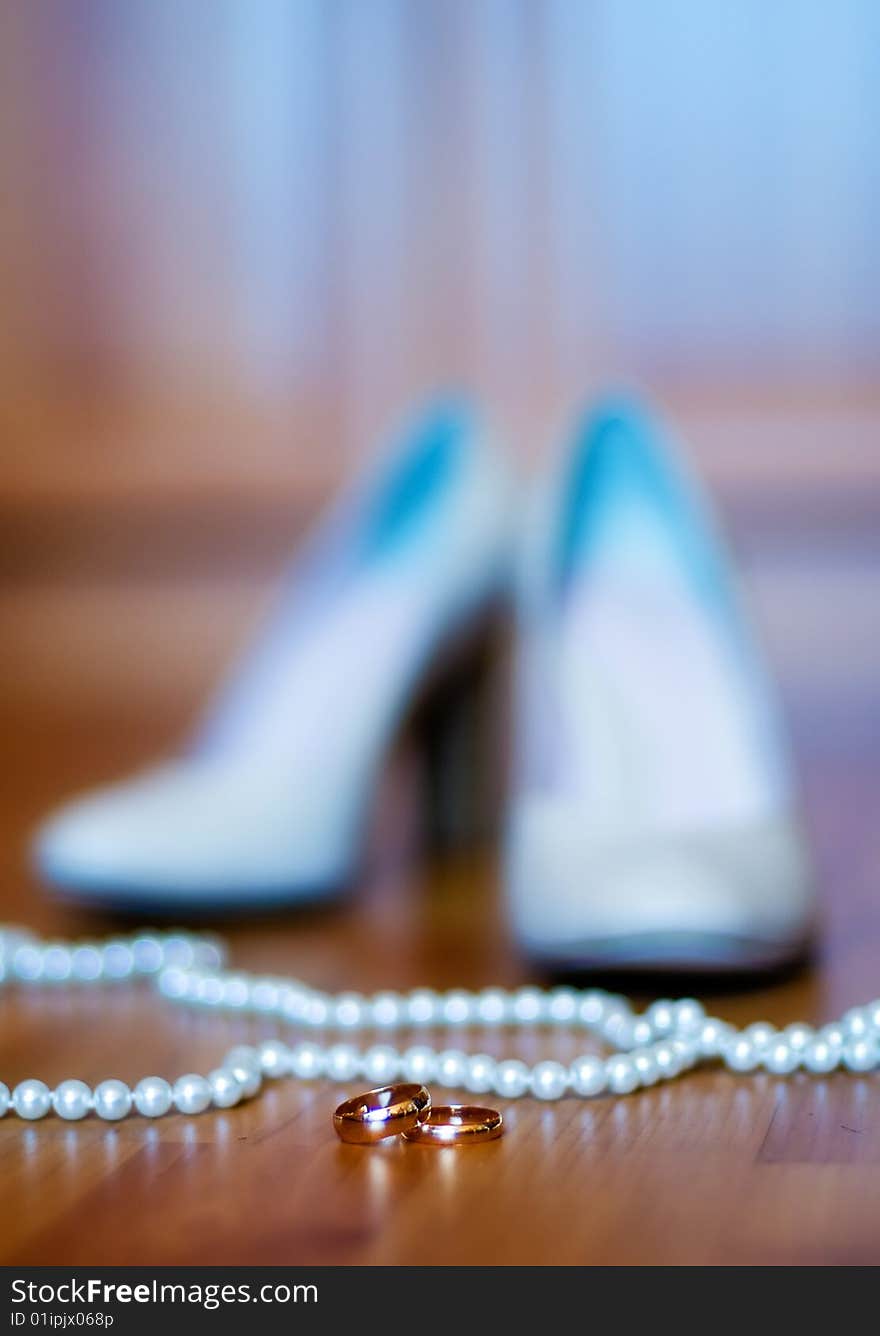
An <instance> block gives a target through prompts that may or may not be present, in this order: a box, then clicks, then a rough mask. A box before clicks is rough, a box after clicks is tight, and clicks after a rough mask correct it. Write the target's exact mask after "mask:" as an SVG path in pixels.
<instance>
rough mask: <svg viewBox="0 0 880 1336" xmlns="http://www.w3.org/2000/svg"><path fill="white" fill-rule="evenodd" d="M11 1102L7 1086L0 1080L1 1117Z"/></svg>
mask: <svg viewBox="0 0 880 1336" xmlns="http://www.w3.org/2000/svg"><path fill="white" fill-rule="evenodd" d="M11 1102H12V1095H11V1094H10V1092H9V1086H8V1085H4V1084H3V1082H2V1081H0V1118H2V1117H3V1115H4V1114H5V1112H6V1110H7V1109H8V1108H9V1105H10V1103H11Z"/></svg>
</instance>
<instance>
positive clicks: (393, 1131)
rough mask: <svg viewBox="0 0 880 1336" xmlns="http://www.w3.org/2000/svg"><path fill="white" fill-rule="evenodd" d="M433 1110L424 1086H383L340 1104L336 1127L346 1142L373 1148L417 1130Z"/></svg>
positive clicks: (336, 1115)
mask: <svg viewBox="0 0 880 1336" xmlns="http://www.w3.org/2000/svg"><path fill="white" fill-rule="evenodd" d="M430 1108H431V1096H430V1095H429V1094H428V1092H427V1090H426V1089H425V1087H424V1086H421V1085H392V1086H382V1087H381V1088H380V1089H378V1090H368V1091H367V1092H366V1093H365V1094H363V1095H355V1097H354V1098H353V1099H347V1100H346V1101H345V1103H344V1104H340V1106H339V1108H338V1109H337V1110H336V1112H335V1113H334V1115H333V1126H334V1128H335V1130H336V1135H337V1136H338V1137H340V1138H341V1139H342V1140H343V1141H349V1142H351V1143H352V1144H354V1145H356V1146H372V1145H374V1144H375V1142H377V1141H382V1140H384V1138H385V1137H393V1136H397V1135H398V1134H399V1133H407V1132H412V1131H414V1130H415V1129H416V1128H417V1127H418V1125H419V1123H420V1122H421V1120H422V1119H423V1118H425V1117H426V1116H427V1114H428V1113H429V1112H430Z"/></svg>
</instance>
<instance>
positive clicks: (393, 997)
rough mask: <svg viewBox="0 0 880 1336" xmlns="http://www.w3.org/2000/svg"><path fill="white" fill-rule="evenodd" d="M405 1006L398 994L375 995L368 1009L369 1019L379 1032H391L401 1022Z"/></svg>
mask: <svg viewBox="0 0 880 1336" xmlns="http://www.w3.org/2000/svg"><path fill="white" fill-rule="evenodd" d="M404 1009H405V1004H404V1000H403V998H402V997H401V996H400V994H399V993H392V992H385V993H377V994H376V996H375V997H374V998H373V1001H372V1005H371V1007H370V1013H371V1015H370V1019H371V1021H372V1023H373V1025H376V1026H378V1027H379V1029H380V1030H393V1029H394V1028H395V1027H396V1026H398V1025H400V1024H401V1022H402V1020H403V1015H404Z"/></svg>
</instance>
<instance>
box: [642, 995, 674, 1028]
mask: <svg viewBox="0 0 880 1336" xmlns="http://www.w3.org/2000/svg"><path fill="white" fill-rule="evenodd" d="M645 1017H646V1019H647V1020H649V1021H650V1022H651V1026H652V1028H653V1031H654V1034H655V1035H658V1036H660V1035H665V1034H671V1033H672V1031H673V1030H674V1029H675V1003H674V1002H670V1001H669V1000H668V998H661V999H660V1001H658V1002H653V1003H652V1004H651V1006H650V1007H648V1010H647V1011H646V1012H645Z"/></svg>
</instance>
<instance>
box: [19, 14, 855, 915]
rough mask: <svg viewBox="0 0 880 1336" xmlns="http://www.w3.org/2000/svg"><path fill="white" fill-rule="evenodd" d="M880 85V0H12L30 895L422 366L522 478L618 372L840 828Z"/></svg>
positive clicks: (169, 724)
mask: <svg viewBox="0 0 880 1336" xmlns="http://www.w3.org/2000/svg"><path fill="white" fill-rule="evenodd" d="M878 89H880V8H878V6H877V5H876V4H874V3H873V0H838V3H835V4H833V5H832V4H828V3H826V2H825V0H778V2H777V3H776V4H774V5H772V6H771V5H766V4H764V3H761V0H711V3H703V0H183V3H181V0H125V3H119V2H118V0H29V2H28V3H27V4H24V5H23V4H16V3H14V0H2V3H0V182H2V201H3V202H2V208H0V292H2V300H0V439H2V449H3V457H2V471H0V525H2V533H3V535H4V541H3V543H2V549H0V636H2V643H3V655H2V668H0V689H2V705H0V709H2V714H3V717H4V719H5V720H6V725H5V726H4V733H5V736H6V739H7V765H6V774H5V776H4V780H3V785H4V789H5V795H4V807H3V823H4V827H3V829H4V836H5V839H4V844H5V848H4V854H3V865H4V868H5V870H6V872H7V873H8V878H7V884H8V885H10V886H20V885H21V854H22V837H23V831H24V829H25V828H26V826H27V825H28V823H29V822H30V821H31V820H32V819H33V818H35V817H36V816H37V815H39V814H41V813H42V812H43V811H44V810H45V809H46V808H47V807H48V806H49V805H50V803H51V801H53V800H54V799H55V798H56V797H59V796H61V795H63V794H66V793H67V792H69V791H70V790H71V789H72V788H78V787H80V786H82V785H84V784H88V783H91V782H94V781H96V780H98V779H103V778H106V777H109V776H110V775H112V774H113V773H115V771H117V770H121V769H125V768H127V767H128V766H130V765H131V764H132V763H133V762H134V761H136V760H140V759H145V758H146V757H147V756H148V755H152V754H153V753H154V752H155V751H156V750H157V749H159V748H160V747H161V746H162V745H164V743H165V742H166V741H167V740H169V739H171V738H172V737H173V736H174V735H175V733H176V731H177V730H178V729H179V727H180V726H181V724H182V722H183V721H184V719H185V718H186V717H187V715H188V714H189V713H190V711H191V710H192V708H193V706H194V704H195V703H196V701H198V699H199V697H200V696H201V694H202V692H203V691H204V690H205V688H206V686H207V684H208V683H209V682H210V681H211V680H212V678H213V675H214V673H215V672H216V670H217V669H218V667H219V666H220V665H221V664H222V663H223V662H224V661H225V658H226V656H227V654H228V652H229V650H230V649H231V647H232V646H233V645H234V644H236V642H237V641H238V639H239V638H240V636H241V635H242V634H243V633H244V631H245V630H246V628H247V626H248V625H249V624H250V623H251V622H252V621H253V620H254V618H255V617H256V615H257V614H258V612H259V610H260V609H261V608H262V606H263V605H264V603H265V601H266V598H267V595H268V593H269V591H270V589H271V587H272V584H273V581H274V580H275V579H277V577H278V574H279V571H280V569H281V566H282V564H283V562H284V559H285V557H286V555H287V553H288V551H289V549H290V546H291V543H292V541H293V540H294V539H295V538H296V535H297V534H298V533H299V532H300V530H301V528H302V526H303V525H304V524H305V523H306V522H307V521H308V520H309V519H310V517H312V516H313V515H314V513H315V512H316V510H317V509H318V508H319V506H320V505H321V503H322V502H323V500H324V499H325V498H326V497H327V496H328V495H330V494H331V493H332V491H333V490H334V488H335V487H336V485H337V483H338V481H339V479H340V478H341V477H342V476H343V475H344V474H345V473H346V472H347V470H348V469H349V468H350V466H351V463H352V461H353V460H354V459H355V458H356V457H357V456H359V455H361V454H362V453H363V452H364V451H365V450H367V449H369V448H370V447H371V445H372V443H373V442H374V440H375V437H376V433H377V432H381V431H382V430H383V428H385V427H386V426H387V425H388V423H389V422H393V421H394V420H395V418H397V417H398V416H399V414H400V412H401V411H402V410H404V409H406V408H407V407H408V406H409V405H410V404H411V403H412V402H413V401H415V400H417V399H418V397H419V395H420V393H421V392H422V391H423V390H425V389H428V388H431V387H433V386H435V385H437V384H438V383H439V384H449V383H456V384H462V385H465V386H467V387H469V388H470V389H472V390H473V391H474V392H475V393H476V394H478V395H479V396H481V398H482V399H483V400H484V401H485V402H486V404H487V405H488V406H489V408H490V410H491V413H492V415H493V416H494V418H495V420H496V423H497V425H498V429H499V432H500V433H501V434H502V435H503V436H506V438H507V440H508V441H509V443H510V449H511V450H512V451H514V452H516V454H517V455H518V456H519V458H520V460H521V461H522V466H523V468H532V467H539V466H540V463H541V460H542V459H544V458H546V452H547V449H548V446H549V445H550V444H551V443H552V442H553V440H554V438H555V437H556V436H557V434H558V432H559V431H560V430H562V429H563V428H564V426H565V424H566V423H567V422H568V421H569V420H570V418H571V416H572V413H573V411H574V409H575V408H576V407H577V406H578V405H579V404H580V403H581V402H582V401H584V399H585V398H586V397H588V396H589V394H590V393H592V392H593V391H594V390H596V389H597V388H599V387H600V386H602V385H605V384H607V383H608V382H609V381H610V382H613V383H620V382H626V383H635V384H636V385H638V386H641V387H642V388H643V389H645V390H647V391H648V393H649V394H650V395H652V396H653V397H654V398H656V399H657V400H658V402H659V404H660V406H661V407H662V408H663V409H665V411H666V412H667V414H668V415H670V416H671V417H672V418H673V420H674V421H675V422H676V423H677V425H678V427H679V429H680V430H681V431H682V432H683V433H684V434H685V435H686V438H687V440H688V442H689V444H690V447H691V451H692V454H693V455H694V457H695V459H696V461H697V463H698V466H699V467H700V468H701V470H702V472H703V474H704V475H705V476H706V477H707V478H708V479H709V481H710V483H712V484H713V485H714V488H715V491H716V494H717V496H718V498H719V500H720V503H721V505H722V508H723V510H724V512H725V514H726V516H727V518H728V520H729V522H730V525H731V527H732V530H733V534H734V538H735V541H736V543H737V545H738V548H739V551H740V554H741V557H742V560H743V563H744V568H745V570H746V573H747V575H748V577H749V580H750V586H751V589H752V592H753V595H754V598H755V601H756V604H757V607H758V612H759V616H760V618H761V620H762V622H763V625H764V629H765V633H766V636H767V640H768V644H769V649H770V654H771V658H772V660H773V662H774V665H775V667H776V669H777V672H778V674H779V677H780V680H781V682H782V686H783V693H784V698H785V704H786V708H787V709H788V712H789V715H790V717H791V719H792V720H793V722H794V725H795V740H796V746H797V748H798V750H799V754H800V755H801V757H802V760H803V761H804V763H805V768H806V773H807V785H808V788H809V775H810V771H809V765H808V764H807V762H808V761H809V757H810V755H811V754H812V752H814V751H817V750H818V751H821V752H822V754H823V755H824V756H825V757H826V759H827V764H829V765H836V764H837V763H838V761H839V764H840V767H841V769H842V774H843V779H842V780H841V783H842V784H843V785H844V788H843V790H842V793H843V795H844V796H843V799H842V800H841V801H840V802H838V803H837V805H836V806H835V808H834V811H831V810H829V809H828V808H827V807H826V808H823V809H822V813H823V814H822V815H821V816H820V817H818V818H817V819H818V820H820V821H823V820H824V821H825V822H829V823H831V824H832V825H834V823H839V822H840V821H842V820H843V819H844V818H843V816H842V812H843V810H844V809H845V807H846V792H847V791H848V790H847V789H846V784H847V783H848V782H849V781H848V780H847V778H846V776H848V775H851V774H854V773H855V771H856V770H857V769H858V767H860V766H861V767H862V768H864V767H868V770H869V771H870V773H871V774H872V775H873V774H874V773H875V770H876V766H877V757H878V754H880V737H878V729H877V720H878V718H880V713H878V710H877V709H876V705H877V704H878V702H880V686H878V682H880V678H878V666H880V600H878V598H877V576H878V567H880V525H878V517H880V450H878V427H880V382H878V372H880V259H878V248H877V237H878V235H880V157H878V154H877V151H876V145H877V140H878V129H880V126H878V114H880V93H878ZM854 768H855V769H854ZM24 772H27V775H28V777H29V778H28V783H27V784H23V782H22V775H23V773H24ZM859 792H860V793H864V792H865V790H864V788H860V789H859ZM820 796H821V795H820ZM865 801H867V799H865ZM820 805H821V804H820ZM14 894H15V891H14V890H12V889H11V890H9V891H7V895H8V896H12V895H14Z"/></svg>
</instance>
